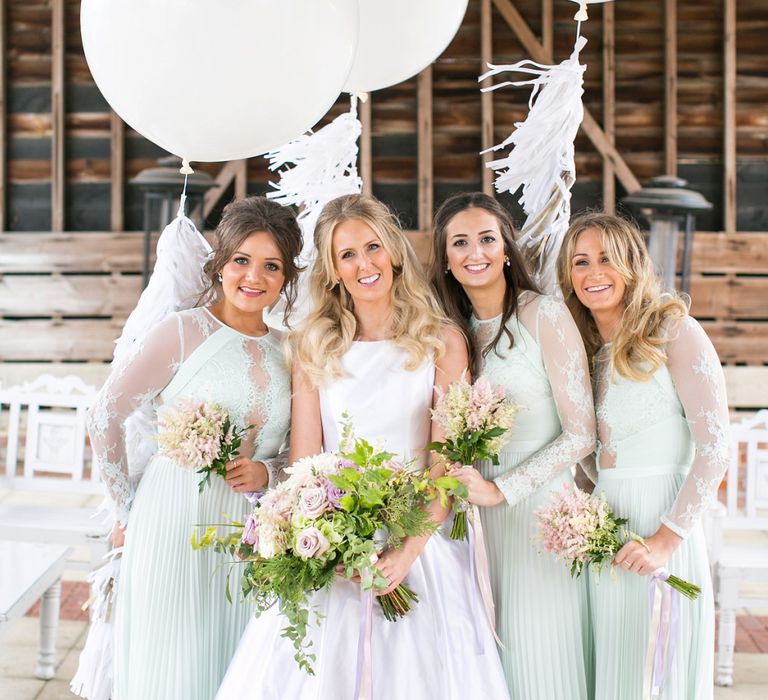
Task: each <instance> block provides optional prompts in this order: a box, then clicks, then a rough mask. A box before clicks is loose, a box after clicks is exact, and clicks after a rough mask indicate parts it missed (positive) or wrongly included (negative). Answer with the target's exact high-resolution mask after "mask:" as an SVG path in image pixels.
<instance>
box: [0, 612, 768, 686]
mask: <svg viewBox="0 0 768 700" xmlns="http://www.w3.org/2000/svg"><path fill="white" fill-rule="evenodd" d="M745 619H748V618H745ZM38 623H39V620H38V618H36V617H31V616H27V617H25V618H23V619H22V620H20V621H19V622H18V623H16V625H14V627H13V628H12V629H11V630H10V632H8V634H7V635H6V636H5V637H3V639H2V640H0V698H2V700H73V698H74V697H75V696H74V695H73V694H72V693H71V692H70V691H69V681H70V679H71V678H72V676H73V675H74V673H75V670H76V669H77V659H78V654H79V651H80V649H81V648H82V646H83V643H84V641H85V635H86V631H87V623H86V622H84V621H82V620H62V621H61V623H60V626H59V634H58V639H57V650H58V659H57V667H56V676H55V677H54V679H53V680H50V681H41V680H38V679H36V678H35V677H34V668H35V660H36V655H37V644H38V640H39V636H38V635H39V628H38ZM735 661H736V672H735V676H734V686H733V687H732V688H716V689H715V699H716V700H765V698H766V696H768V654H766V653H747V652H737V653H736V660H735ZM147 700H153V699H151V698H147ZM287 700H289V699H287Z"/></svg>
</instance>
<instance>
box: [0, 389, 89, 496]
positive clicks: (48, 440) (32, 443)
mask: <svg viewBox="0 0 768 700" xmlns="http://www.w3.org/2000/svg"><path fill="white" fill-rule="evenodd" d="M95 397H96V388H95V387H93V386H90V385H88V384H85V383H84V382H83V381H82V379H80V378H79V377H76V376H74V375H70V376H66V377H54V376H52V375H50V374H43V375H41V376H40V377H38V378H37V379H35V380H33V381H31V382H26V383H24V384H20V385H18V386H13V387H10V388H8V389H2V390H0V411H2V410H3V409H4V408H5V407H7V410H8V426H7V431H8V446H7V450H6V455H5V479H4V480H5V482H6V485H8V486H10V487H13V488H17V489H18V488H22V489H26V488H29V489H33V490H35V489H37V490H62V491H69V490H73V491H81V492H86V493H98V492H100V490H101V486H100V483H99V478H98V474H96V473H95V470H94V469H91V470H90V474H86V469H85V446H86V437H87V431H86V422H85V418H86V411H87V410H88V408H89V406H90V405H91V403H92V402H93V400H94V399H95ZM24 414H26V421H25V420H23V416H24ZM22 442H23V448H24V468H23V473H22V475H19V474H18V464H19V450H20V447H21V446H22Z"/></svg>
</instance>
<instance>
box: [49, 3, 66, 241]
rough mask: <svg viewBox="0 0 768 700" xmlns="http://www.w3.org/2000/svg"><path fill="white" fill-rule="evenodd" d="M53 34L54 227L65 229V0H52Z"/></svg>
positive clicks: (52, 157)
mask: <svg viewBox="0 0 768 700" xmlns="http://www.w3.org/2000/svg"><path fill="white" fill-rule="evenodd" d="M52 10H53V16H52V21H51V34H52V41H53V46H52V48H51V69H52V70H51V122H52V129H51V230H52V231H63V230H64V206H65V204H64V197H65V184H66V182H65V167H66V163H65V155H64V141H65V133H64V116H65V104H64V91H65V89H66V85H65V76H64V37H65V33H66V6H65V0H52Z"/></svg>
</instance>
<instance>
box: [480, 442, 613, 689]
mask: <svg viewBox="0 0 768 700" xmlns="http://www.w3.org/2000/svg"><path fill="white" fill-rule="evenodd" d="M529 454H530V453H529V452H527V453H507V454H502V455H500V461H501V464H499V466H493V465H491V464H490V463H485V464H484V465H483V466H482V467H481V469H482V472H483V474H484V475H485V477H486V478H489V479H492V478H494V477H495V476H497V475H500V474H504V473H506V472H508V471H509V470H510V469H512V468H513V467H514V466H515V465H517V464H519V463H520V462H521V461H522V460H523V459H524V458H526V457H527V456H528V455H529ZM567 484H573V477H572V476H571V474H570V472H567V473H564V474H562V475H560V476H558V477H556V478H554V479H553V480H552V481H551V482H550V483H549V484H547V485H546V486H544V487H542V488H541V489H539V491H537V492H536V493H535V494H533V495H532V496H531V497H529V498H528V499H527V500H525V501H522V502H521V503H518V504H517V505H514V506H508V505H500V506H496V507H493V508H481V509H480V513H481V518H482V523H483V529H484V534H485V542H486V548H487V550H488V559H489V566H490V572H491V586H492V588H493V596H494V603H495V605H496V631H497V633H498V635H499V637H500V638H501V641H502V642H503V644H504V648H503V649H500V652H499V653H500V655H501V661H502V665H503V667H504V673H505V675H506V678H507V684H508V686H509V692H510V697H512V698H513V699H514V700H561V699H562V700H586V699H587V698H591V697H592V646H591V637H590V629H589V610H588V603H587V582H586V577H582V578H578V579H573V578H571V576H570V573H569V570H568V567H567V566H566V565H565V564H564V563H563V562H562V561H559V560H556V559H555V558H554V557H553V556H552V555H551V554H548V553H547V552H545V551H543V548H542V547H541V546H540V543H539V535H538V527H537V525H536V516H535V515H534V511H535V510H537V509H538V508H540V507H542V506H544V505H547V504H548V503H549V502H550V500H551V494H552V493H554V492H557V491H560V490H561V489H563V488H564V487H565V486H566V485H567ZM614 700H617V699H616V698H615V699H614Z"/></svg>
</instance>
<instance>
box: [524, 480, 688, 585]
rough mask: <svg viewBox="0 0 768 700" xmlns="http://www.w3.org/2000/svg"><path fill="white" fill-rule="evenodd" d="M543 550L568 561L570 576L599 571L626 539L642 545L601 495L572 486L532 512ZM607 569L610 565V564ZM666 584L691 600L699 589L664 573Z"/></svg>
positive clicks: (623, 519)
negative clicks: (585, 571) (534, 512)
mask: <svg viewBox="0 0 768 700" xmlns="http://www.w3.org/2000/svg"><path fill="white" fill-rule="evenodd" d="M536 517H537V519H538V522H539V528H540V533H541V538H542V543H543V545H544V549H546V550H547V551H548V552H551V553H552V554H554V555H555V556H556V557H557V558H558V559H565V560H566V562H568V561H570V563H571V576H574V577H577V576H580V575H581V573H582V572H583V570H584V567H586V566H592V567H593V568H594V569H595V571H596V572H597V574H598V575H599V574H600V571H601V570H602V568H603V566H605V564H606V563H610V562H612V561H613V558H614V556H616V553H617V552H618V551H619V550H620V549H621V548H622V547H623V546H624V545H625V544H626V543H627V542H628V541H630V540H635V541H636V542H640V543H641V544H643V545H645V541H644V540H643V538H642V537H640V536H639V535H636V534H635V533H634V532H631V531H630V530H627V529H626V528H625V527H624V526H625V525H626V524H627V520H626V518H617V517H616V515H615V514H614V513H613V512H612V511H611V509H610V506H609V505H608V502H607V501H606V500H605V495H604V494H600V495H599V496H595V495H592V494H589V493H587V492H586V491H582V490H581V489H578V488H575V487H572V488H566V489H565V490H564V491H563V492H562V493H557V494H555V495H554V497H553V500H552V503H551V504H550V505H549V506H547V507H545V508H541V509H540V510H538V511H537V512H536ZM611 570H613V568H612V567H611ZM665 582H666V583H667V585H669V586H671V587H672V588H673V589H674V590H676V591H678V592H679V593H682V594H683V595H684V596H686V597H687V598H690V599H691V600H696V598H697V597H698V595H699V593H700V592H701V589H700V588H699V587H698V586H696V585H695V584H693V583H689V582H688V581H684V580H683V579H681V578H678V577H677V576H672V575H668V576H667V578H666V579H665Z"/></svg>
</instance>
